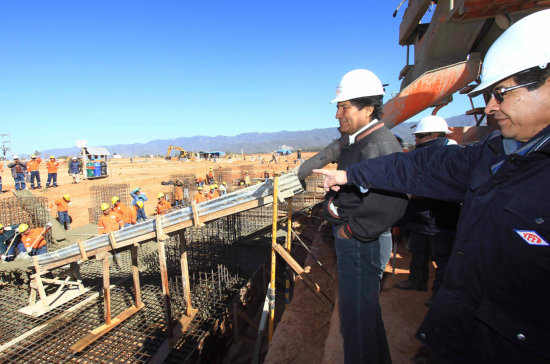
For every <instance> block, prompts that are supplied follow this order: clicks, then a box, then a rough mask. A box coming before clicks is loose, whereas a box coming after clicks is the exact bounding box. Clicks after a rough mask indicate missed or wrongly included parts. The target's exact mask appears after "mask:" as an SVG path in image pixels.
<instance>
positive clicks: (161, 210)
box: [157, 200, 172, 215]
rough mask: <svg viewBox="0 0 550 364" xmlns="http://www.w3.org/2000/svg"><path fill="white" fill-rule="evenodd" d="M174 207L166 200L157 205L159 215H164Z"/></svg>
mask: <svg viewBox="0 0 550 364" xmlns="http://www.w3.org/2000/svg"><path fill="white" fill-rule="evenodd" d="M171 208H172V205H170V202H168V201H166V200H160V201H159V202H158V204H157V215H163V214H164V211H166V210H168V209H171Z"/></svg>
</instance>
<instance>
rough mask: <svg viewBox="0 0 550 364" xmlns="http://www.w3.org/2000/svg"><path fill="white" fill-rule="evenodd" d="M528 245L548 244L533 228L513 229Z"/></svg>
mask: <svg viewBox="0 0 550 364" xmlns="http://www.w3.org/2000/svg"><path fill="white" fill-rule="evenodd" d="M514 231H515V232H516V233H517V234H518V235H519V236H520V237H521V238H522V239H523V240H525V242H526V243H527V244H529V245H538V246H549V245H550V244H548V243H547V242H546V240H544V239H543V238H542V236H540V235H539V234H538V233H537V232H536V231H535V230H514Z"/></svg>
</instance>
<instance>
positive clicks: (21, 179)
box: [8, 155, 27, 191]
mask: <svg viewBox="0 0 550 364" xmlns="http://www.w3.org/2000/svg"><path fill="white" fill-rule="evenodd" d="M8 167H9V168H11V175H12V177H13V180H14V182H15V190H16V191H19V190H24V189H25V188H26V187H27V185H26V183H25V181H26V180H27V163H26V162H22V161H20V160H19V156H17V155H14V156H13V161H12V162H10V163H9V164H8Z"/></svg>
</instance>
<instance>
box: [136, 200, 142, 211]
mask: <svg viewBox="0 0 550 364" xmlns="http://www.w3.org/2000/svg"><path fill="white" fill-rule="evenodd" d="M136 205H138V207H139V208H140V209H142V208H143V201H141V200H139V201H138V202H136Z"/></svg>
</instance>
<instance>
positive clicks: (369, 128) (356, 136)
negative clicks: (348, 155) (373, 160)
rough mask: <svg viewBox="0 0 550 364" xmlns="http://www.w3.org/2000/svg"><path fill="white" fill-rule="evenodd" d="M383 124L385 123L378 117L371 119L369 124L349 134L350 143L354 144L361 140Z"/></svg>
mask: <svg viewBox="0 0 550 364" xmlns="http://www.w3.org/2000/svg"><path fill="white" fill-rule="evenodd" d="M383 126H384V123H382V122H381V121H380V120H378V119H374V120H373V121H371V122H370V123H368V124H367V125H365V126H364V127H362V128H361V129H359V130H358V131H356V132H355V133H353V134H351V135H350V136H349V144H348V145H352V144H353V143H356V142H358V141H359V140H361V139H363V138H364V137H366V136H367V135H369V134H370V133H372V132H373V131H375V130H377V129H380V128H381V127H383Z"/></svg>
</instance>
